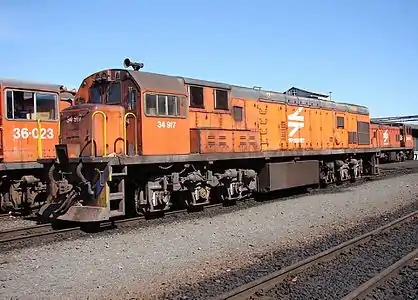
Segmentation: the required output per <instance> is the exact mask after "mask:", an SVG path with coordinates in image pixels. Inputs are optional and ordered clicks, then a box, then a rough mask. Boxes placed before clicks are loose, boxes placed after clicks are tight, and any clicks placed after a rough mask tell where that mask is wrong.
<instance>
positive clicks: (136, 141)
mask: <svg viewBox="0 0 418 300" xmlns="http://www.w3.org/2000/svg"><path fill="white" fill-rule="evenodd" d="M128 116H133V117H134V119H135V155H138V117H137V116H136V115H135V114H134V113H131V112H128V113H126V114H125V116H124V117H123V147H124V151H125V152H124V153H125V154H127V153H126V148H127V140H126V139H127V137H126V135H127V134H126V131H127V126H126V121H127V120H128Z"/></svg>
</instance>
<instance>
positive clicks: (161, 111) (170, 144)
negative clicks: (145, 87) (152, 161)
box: [141, 91, 190, 155]
mask: <svg viewBox="0 0 418 300" xmlns="http://www.w3.org/2000/svg"><path fill="white" fill-rule="evenodd" d="M141 96H142V101H141V105H143V109H142V114H141V116H142V117H141V126H142V133H141V134H142V135H141V138H142V154H143V155H176V154H177V155H178V154H189V153H190V124H189V121H188V119H187V97H186V95H179V94H173V93H169V92H153V91H152V92H151V91H145V92H143V93H142V95H141Z"/></svg>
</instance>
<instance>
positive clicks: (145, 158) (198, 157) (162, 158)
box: [38, 148, 403, 165]
mask: <svg viewBox="0 0 418 300" xmlns="http://www.w3.org/2000/svg"><path fill="white" fill-rule="evenodd" d="M402 149H403V148H402ZM381 150H383V149H378V148H358V149H355V148H352V149H333V150H331V149H327V150H287V151H265V152H240V153H208V154H182V155H142V156H129V157H128V156H117V157H82V158H70V163H78V162H79V161H82V162H86V163H108V162H109V163H111V164H112V165H135V164H155V163H183V162H184V163H186V162H197V161H217V160H232V159H249V158H252V159H254V158H256V159H269V158H275V157H277V158H278V157H297V156H308V155H309V156H316V155H339V154H356V153H371V154H372V153H378V152H380V151H381ZM391 150H393V149H391ZM38 162H39V163H41V164H48V163H49V164H50V163H51V162H53V160H52V159H40V160H38Z"/></svg>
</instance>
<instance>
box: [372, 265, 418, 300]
mask: <svg viewBox="0 0 418 300" xmlns="http://www.w3.org/2000/svg"><path fill="white" fill-rule="evenodd" d="M376 299H379V300H394V299H395V300H403V299H405V300H406V299H409V300H411V299H418V260H415V261H414V262H412V263H410V264H409V265H407V266H405V267H403V268H402V269H401V270H400V271H399V273H398V274H396V275H395V276H393V277H392V278H390V279H389V280H387V281H386V282H384V283H383V284H382V285H380V286H379V287H377V288H375V289H374V290H373V291H372V292H371V293H370V294H369V295H367V297H366V298H365V300H376Z"/></svg>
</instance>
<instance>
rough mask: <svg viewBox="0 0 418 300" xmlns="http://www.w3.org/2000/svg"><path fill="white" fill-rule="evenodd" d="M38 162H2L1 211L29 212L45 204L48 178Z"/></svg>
mask: <svg viewBox="0 0 418 300" xmlns="http://www.w3.org/2000/svg"><path fill="white" fill-rule="evenodd" d="M44 173H45V172H44V169H43V165H41V164H39V163H36V162H25V163H2V164H0V178H1V179H0V211H3V212H5V211H12V212H18V211H19V212H21V213H22V214H29V213H30V212H31V211H32V209H34V208H36V207H39V206H40V205H42V204H43V202H44V200H45V197H46V194H47V180H46V178H45V176H44Z"/></svg>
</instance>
